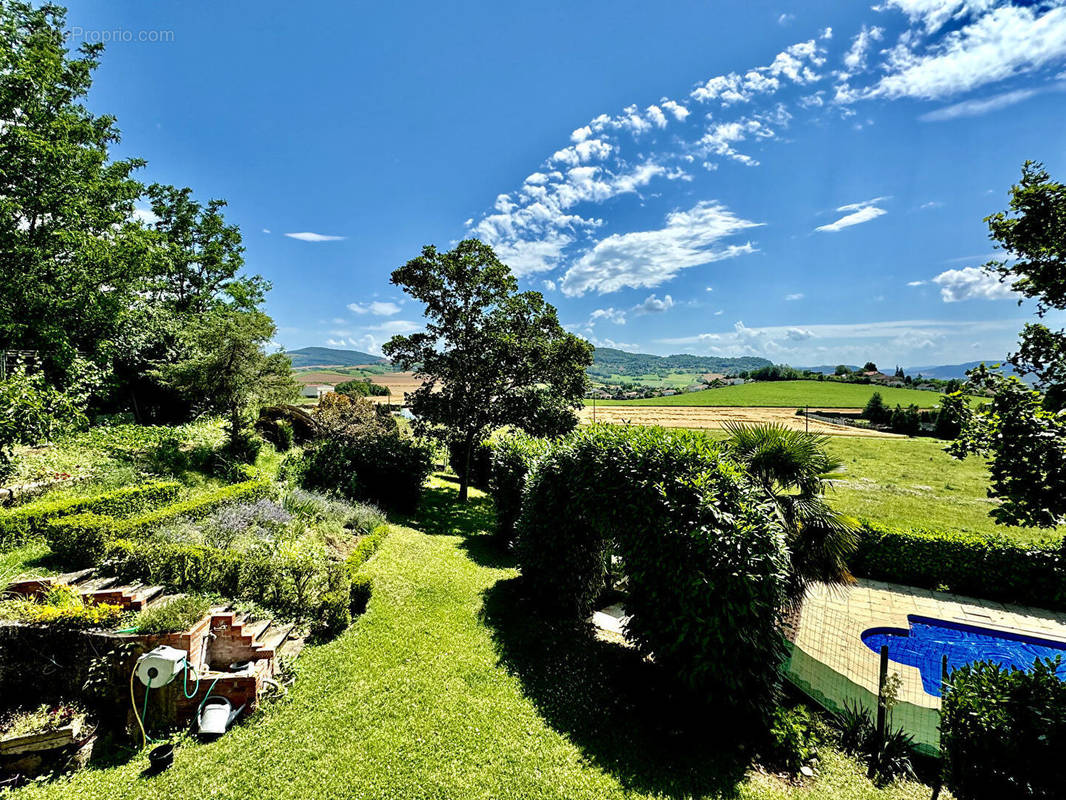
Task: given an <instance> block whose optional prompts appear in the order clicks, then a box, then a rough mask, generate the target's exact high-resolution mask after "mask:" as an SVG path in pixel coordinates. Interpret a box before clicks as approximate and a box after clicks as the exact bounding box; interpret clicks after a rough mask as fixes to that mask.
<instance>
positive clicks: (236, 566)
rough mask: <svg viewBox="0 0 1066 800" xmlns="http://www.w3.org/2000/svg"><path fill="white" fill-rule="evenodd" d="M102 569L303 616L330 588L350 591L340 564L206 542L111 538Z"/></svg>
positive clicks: (124, 577)
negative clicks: (236, 549)
mask: <svg viewBox="0 0 1066 800" xmlns="http://www.w3.org/2000/svg"><path fill="white" fill-rule="evenodd" d="M101 571H102V572H103V573H105V574H107V575H114V576H116V577H118V578H120V579H122V580H123V581H127V582H129V581H142V582H144V583H153V584H159V585H163V586H167V587H170V588H172V589H176V590H180V591H185V592H202V593H206V594H211V593H217V594H221V595H223V596H225V597H231V598H241V599H247V600H254V601H256V602H257V603H259V604H261V605H263V606H265V607H267V608H273V609H277V610H280V611H285V612H289V613H292V614H294V615H296V616H300V617H308V616H312V615H314V614H315V612H317V611H318V610H319V609H320V608H321V606H322V599H323V598H324V597H326V596H328V594H329V593H330V592H338V591H340V592H342V593H344V594H345V596H346V595H347V575H346V572H345V570H344V567H343V565H342V564H340V563H337V562H332V561H327V562H319V563H313V562H309V561H308V560H307V559H303V558H291V557H285V556H269V557H266V556H250V555H242V554H241V553H237V552H234V551H232V550H221V549H219V548H215V547H206V546H202V545H185V544H167V543H164V542H158V541H134V540H130V539H113V540H111V541H109V542H107V543H106V544H105V545H104V554H103V561H102V563H101Z"/></svg>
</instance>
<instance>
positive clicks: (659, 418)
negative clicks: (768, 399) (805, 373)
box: [578, 406, 906, 439]
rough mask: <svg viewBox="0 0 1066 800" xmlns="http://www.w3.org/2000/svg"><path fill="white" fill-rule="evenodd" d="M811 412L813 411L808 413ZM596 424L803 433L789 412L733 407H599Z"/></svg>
mask: <svg viewBox="0 0 1066 800" xmlns="http://www.w3.org/2000/svg"><path fill="white" fill-rule="evenodd" d="M811 410H812V411H814V410H815V409H811ZM595 413H596V421H597V422H613V423H619V424H622V423H630V424H633V425H661V426H663V427H664V428H709V429H714V428H721V427H722V423H724V422H727V421H733V422H746V423H758V422H779V423H781V424H782V425H787V426H788V427H790V428H797V429H799V430H803V428H804V419H803V417H797V416H796V411H795V409H792V408H738V407H735V406H724V407H723V406H599V407H598V408H596V410H595ZM578 416H579V417H580V418H581V421H582V422H592V421H593V409H592V408H591V407H589V406H586V407H585V408H583V409H581V410H580V411H579V412H578ZM810 431H811V432H812V433H825V434H832V435H834V436H870V437H876V438H880V439H886V438H887V439H905V438H906V437H905V436H901V435H900V434H897V433H882V432H881V431H871V430H864V429H862V428H852V427H849V426H847V425H835V424H833V423H831V422H822V421H821V420H815V419H812V420H811V421H810Z"/></svg>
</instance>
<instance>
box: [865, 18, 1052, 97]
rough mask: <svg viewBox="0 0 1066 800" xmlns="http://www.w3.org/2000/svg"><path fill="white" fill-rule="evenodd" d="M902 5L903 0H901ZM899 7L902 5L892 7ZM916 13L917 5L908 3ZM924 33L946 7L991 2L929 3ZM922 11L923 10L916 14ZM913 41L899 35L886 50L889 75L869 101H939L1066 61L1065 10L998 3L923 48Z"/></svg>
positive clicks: (870, 92)
mask: <svg viewBox="0 0 1066 800" xmlns="http://www.w3.org/2000/svg"><path fill="white" fill-rule="evenodd" d="M905 2H906V0H905ZM896 4H897V5H900V3H896ZM908 4H909V5H911V6H912V7H914V8H915V9H916V10H917V6H919V5H923V4H920V3H908ZM924 5H926V6H929V7H930V8H929V9H926V10H925V14H924V19H925V20H926V27H927V29H932V30H936V29H937V28H938V27H939V25H940V24H942V23H941V19H942V18H943V14H944V13H945V12H944V9H945V8H946V7H948V6H950V7H951V9H952V10H953V11H956V10H958V9H959V8H960V7H963V6H964V7H965V10H967V11H974V12H979V11H984V10H985V9H986V8H987V7H988V6H989V5H991V2H967V3H965V4H962V3H939V4H936V9H932V8H931V7H932V6H933V4H932V3H926V4H924ZM917 13H921V12H917ZM920 47H921V43H920V40H919V39H918V38H917V37H913V36H906V35H904V36H903V37H901V39H900V41H899V43H897V44H896V45H895V46H894V47H892V48H891V49H890V50H889V51H888V55H887V59H886V64H885V69H886V71H887V72H888V74H887V75H885V76H884V77H882V78H881V79H880V81H879V82H878V83H877V84H876V85H875V86H873V87H872V88H871V89H869V90H868V91H867V92H866V93H865V96H867V97H886V98H889V99H895V98H899V97H915V98H922V99H927V100H931V99H937V98H941V97H948V96H950V95H953V94H958V93H960V92H964V91H969V90H972V89H976V88H977V87H979V86H984V85H985V84H989V83H994V82H997V81H1002V80H1005V79H1006V78H1010V77H1013V76H1016V75H1021V74H1025V73H1029V72H1032V71H1034V70H1037V69H1040V68H1042V67H1045V66H1047V65H1050V64H1052V63H1054V62H1056V61H1058V60H1060V59H1062V58H1063V57H1066V7H1062V6H1061V5H1060V6H1057V7H1054V8H1047V7H1045V6H1040V5H1033V6H1028V7H1021V6H1015V5H1010V4H1008V5H1002V6H999V7H997V8H992V9H991V10H989V11H988V12H987V13H983V14H980V15H979V16H976V18H974V19H973V20H972V21H971V22H969V23H968V24H966V25H964V26H963V27H961V28H959V29H958V30H953V31H951V32H949V33H947V34H945V35H944V36H943V37H942V38H941V39H939V40H938V41H936V42H934V43H932V44H931V45H930V46H929V47H928V48H927V49H925V50H924V51H922V52H919V50H920Z"/></svg>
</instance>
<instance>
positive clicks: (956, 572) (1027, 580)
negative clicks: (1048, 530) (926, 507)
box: [850, 520, 1066, 609]
mask: <svg viewBox="0 0 1066 800" xmlns="http://www.w3.org/2000/svg"><path fill="white" fill-rule="evenodd" d="M850 567H851V570H852V572H853V573H854V574H855V575H859V576H861V577H867V578H874V579H876V580H883V581H890V582H892V583H902V584H905V585H907V586H920V587H923V588H927V589H939V588H942V587H946V588H948V589H950V590H951V591H953V592H956V593H958V594H966V595H970V596H973V597H981V598H984V599H987V600H999V601H1003V602H1011V603H1022V604H1025V605H1035V606H1039V607H1041V608H1050V609H1063V608H1066V568H1064V567H1066V560H1064V558H1063V553H1062V551H1061V549H1060V547H1059V546H1056V545H1054V544H1052V543H1047V544H1023V543H1019V542H1016V541H1014V540H1012V539H1009V538H1007V537H1006V536H996V535H992V534H983V533H974V532H972V531H958V530H942V529H937V528H893V527H889V526H885V525H880V524H878V523H875V522H871V521H869V520H864V521H863V526H862V531H861V533H860V536H859V548H858V550H857V551H856V552H855V553H854V555H853V556H852V557H851V562H850Z"/></svg>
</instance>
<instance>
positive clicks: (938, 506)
mask: <svg viewBox="0 0 1066 800" xmlns="http://www.w3.org/2000/svg"><path fill="white" fill-rule="evenodd" d="M700 432H701V433H704V434H705V435H707V436H710V437H712V438H714V439H722V438H724V436H725V434H724V433H722V432H721V431H706V430H704V431H700ZM944 444H945V443H944V442H942V441H940V440H938V439H930V438H924V437H918V438H913V439H877V438H873V437H867V436H830V437H829V451H830V452H831V453H832V454H833V455H835V456H837V457H838V458H839V459H841V460H842V461H843V462H844V467H843V469H842V470H841V471H840V472H839V473H837V474H836V475H834V476H833V488H832V489H830V491H829V494H828V499H829V502H830V503H831V504H832V505H833V506H835V507H836V508H838V509H840V510H841V511H844V512H845V513H847V514H852V515H853V516H856V517H865V518H866V519H869V520H871V521H874V522H882V523H884V524H886V525H894V526H899V527H923V526H927V527H933V528H946V529H949V530H964V531H976V532H979V533H992V534H1000V535H1004V536H1010V537H1011V538H1013V539H1017V540H1019V541H1025V542H1039V541H1042V540H1045V539H1054V540H1058V539H1061V538H1062V537H1063V535H1064V534H1066V528H1056V529H1052V530H1041V529H1039V528H1015V527H1009V526H1004V525H997V524H996V523H995V521H993V519H992V518H991V517H989V516H988V512H989V511H991V510H992V509H993V508H995V505H996V502H995V501H994V500H992V499H990V498H989V497H988V468H987V467H986V466H985V462H984V461H982V460H981V459H980V458H975V457H973V456H971V457H970V458H966V459H963V460H961V461H960V460H958V459H955V458H952V457H951V456H949V455H948V454H947V453H945V452H944Z"/></svg>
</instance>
